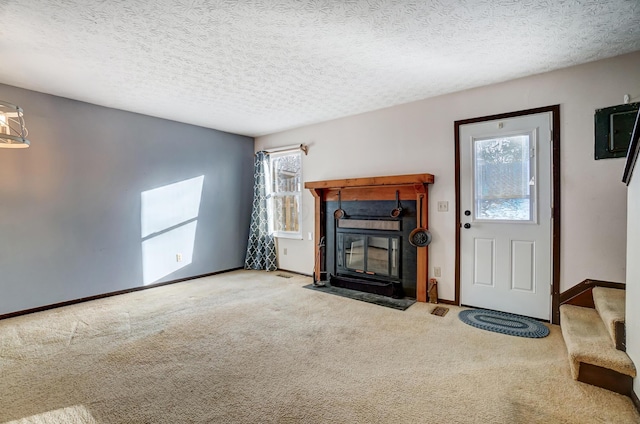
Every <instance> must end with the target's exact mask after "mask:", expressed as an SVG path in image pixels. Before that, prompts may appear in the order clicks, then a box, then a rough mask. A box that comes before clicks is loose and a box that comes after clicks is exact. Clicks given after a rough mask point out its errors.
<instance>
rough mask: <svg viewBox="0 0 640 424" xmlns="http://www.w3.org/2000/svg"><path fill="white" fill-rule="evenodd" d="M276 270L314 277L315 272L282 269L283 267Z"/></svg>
mask: <svg viewBox="0 0 640 424" xmlns="http://www.w3.org/2000/svg"><path fill="white" fill-rule="evenodd" d="M276 271H282V272H288V273H289V274H296V275H302V276H304V277H313V274H305V273H304V272H298V271H290V270H288V269H281V268H278V269H277V270H276Z"/></svg>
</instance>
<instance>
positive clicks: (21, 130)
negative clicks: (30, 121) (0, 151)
mask: <svg viewBox="0 0 640 424" xmlns="http://www.w3.org/2000/svg"><path fill="white" fill-rule="evenodd" d="M27 134H28V131H27V127H25V126H24V118H23V112H22V108H21V107H18V106H16V105H13V104H11V103H7V102H4V101H2V100H0V148H3V147H4V148H13V149H21V148H22V149H24V148H26V147H29V144H30V143H29V140H27Z"/></svg>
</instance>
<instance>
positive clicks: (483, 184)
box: [473, 134, 535, 221]
mask: <svg viewBox="0 0 640 424" xmlns="http://www.w3.org/2000/svg"><path fill="white" fill-rule="evenodd" d="M532 147H533V146H531V137H530V136H529V135H528V134H525V135H516V136H511V137H500V138H490V139H483V140H474V143H473V149H474V152H473V153H474V155H473V156H474V178H475V184H474V203H475V208H474V209H475V211H474V216H475V219H483V220H507V221H532V220H533V213H532V211H533V201H534V196H532V193H535V177H534V175H533V169H532V166H531V161H532V157H533V156H534V154H533V153H534V152H533V150H532Z"/></svg>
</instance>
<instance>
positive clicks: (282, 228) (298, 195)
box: [267, 151, 302, 239]
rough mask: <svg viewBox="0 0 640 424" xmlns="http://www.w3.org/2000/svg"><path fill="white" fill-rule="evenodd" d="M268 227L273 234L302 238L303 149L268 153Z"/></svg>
mask: <svg viewBox="0 0 640 424" xmlns="http://www.w3.org/2000/svg"><path fill="white" fill-rule="evenodd" d="M269 162H270V169H269V170H270V172H269V174H270V175H269V177H270V184H269V189H268V193H267V198H268V201H269V220H270V229H271V232H272V233H273V235H274V236H276V237H285V238H297V239H300V238H302V231H301V229H300V221H301V218H302V152H300V151H296V152H283V153H271V154H270V161H269Z"/></svg>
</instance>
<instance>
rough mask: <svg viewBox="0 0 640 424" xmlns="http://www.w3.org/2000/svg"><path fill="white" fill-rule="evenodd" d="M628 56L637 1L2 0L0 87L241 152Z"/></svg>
mask: <svg viewBox="0 0 640 424" xmlns="http://www.w3.org/2000/svg"><path fill="white" fill-rule="evenodd" d="M636 50H640V1H639V0H609V1H607V0H435V1H429V0H420V1H402V0H344V1H329V0H325V1H312V0H298V1H296V0H279V1H276V0H273V1H268V0H246V1H231V0H212V1H204V0H155V1H150V0H120V1H116V0H111V1H110V0H0V82H2V83H6V84H9V85H15V86H18V87H24V88H28V89H32V90H36V91H41V92H45V93H50V94H55V95H58V96H63V97H69V98H72V99H77V100H82V101H86V102H90V103H95V104H99V105H103V106H109V107H114V108H118V109H124V110H128V111H133V112H139V113H144V114H148V115H152V116H158V117H162V118H167V119H172V120H176V121H181V122H187V123H191V124H196V125H201V126H205V127H210V128H216V129H220V130H224V131H229V132H233V133H239V134H245V135H250V136H257V135H264V134H269V133H273V132H277V131H281V130H285V129H289V128H294V127H298V126H302V125H306V124H310V123H315V122H321V121H325V120H329V119H333V118H338V117H342V116H347V115H353V114H357V113H361V112H366V111H370V110H375V109H380V108H384V107H388V106H393V105H397V104H401V103H406V102H410V101H414V100H419V99H424V98H427V97H432V96H436V95H439V94H444V93H450V92H454V91H459V90H463V89H467V88H471V87H476V86H481V85H486V84H490V83H495V82H500V81H505V80H509V79H513V78H518V77H523V76H527V75H531V74H536V73H540V72H545V71H550V70H553V69H558V68H563V67H567V66H571V65H576V64H579V63H584V62H588V61H593V60H597V59H603V58H606V57H611V56H616V55H619V54H623V53H628V52H631V51H636ZM3 100H7V101H10V100H11V99H3Z"/></svg>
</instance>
